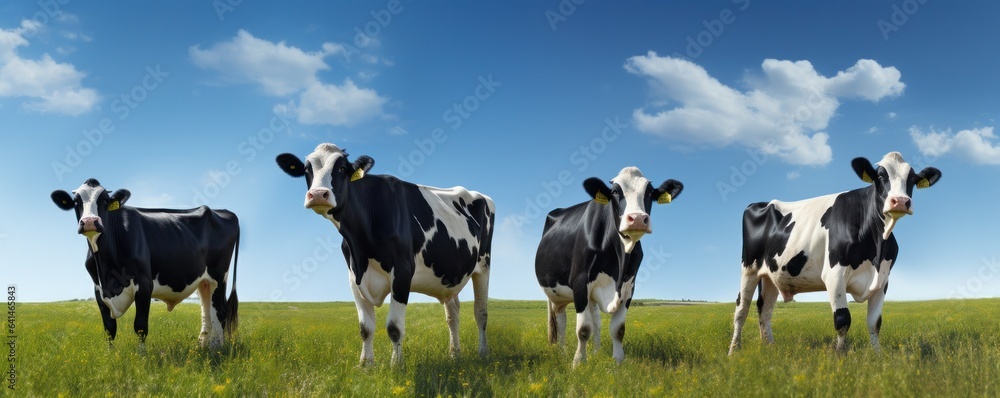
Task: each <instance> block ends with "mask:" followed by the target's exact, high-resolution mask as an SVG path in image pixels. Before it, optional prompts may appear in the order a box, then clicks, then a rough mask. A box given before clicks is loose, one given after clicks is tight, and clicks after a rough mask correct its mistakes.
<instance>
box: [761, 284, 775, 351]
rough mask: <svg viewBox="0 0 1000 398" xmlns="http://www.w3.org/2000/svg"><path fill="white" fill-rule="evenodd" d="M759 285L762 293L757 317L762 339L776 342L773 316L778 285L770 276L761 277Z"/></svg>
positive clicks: (766, 341)
mask: <svg viewBox="0 0 1000 398" xmlns="http://www.w3.org/2000/svg"><path fill="white" fill-rule="evenodd" d="M758 286H759V290H760V295H759V296H758V297H757V318H758V320H759V322H760V339H761V341H763V342H764V343H765V344H774V334H773V333H772V331H771V316H772V315H774V304H775V303H776V302H777V301H778V287H777V286H775V285H774V283H773V282H771V278H768V277H761V278H760V282H758Z"/></svg>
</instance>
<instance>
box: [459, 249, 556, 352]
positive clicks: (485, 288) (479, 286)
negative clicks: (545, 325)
mask: <svg viewBox="0 0 1000 398" xmlns="http://www.w3.org/2000/svg"><path fill="white" fill-rule="evenodd" d="M477 268H478V270H477V271H476V272H473V273H472V290H473V293H474V294H475V311H476V327H478V328H479V356H481V357H485V356H486V355H488V354H489V353H490V348H489V346H487V345H486V318H487V306H488V304H489V299H490V297H489V291H490V267H489V265H488V264H485V263H484V262H480V263H479V266H478V267H477ZM564 318H565V317H564ZM563 323H564V324H565V322H563ZM456 341H457V340H456Z"/></svg>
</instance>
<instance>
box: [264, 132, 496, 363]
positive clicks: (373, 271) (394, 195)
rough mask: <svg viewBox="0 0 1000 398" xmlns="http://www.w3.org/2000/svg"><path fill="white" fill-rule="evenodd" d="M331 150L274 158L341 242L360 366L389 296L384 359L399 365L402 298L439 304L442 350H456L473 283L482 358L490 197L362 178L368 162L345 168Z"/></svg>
mask: <svg viewBox="0 0 1000 398" xmlns="http://www.w3.org/2000/svg"><path fill="white" fill-rule="evenodd" d="M347 157H348V155H347V153H346V152H344V151H343V150H341V149H340V148H338V147H337V146H336V145H333V144H320V145H319V146H317V147H316V150H315V151H313V153H311V154H309V156H306V159H305V160H306V161H305V164H303V163H302V161H301V160H299V158H298V157H297V156H295V155H292V154H288V153H285V154H281V155H278V158H277V162H278V166H280V167H281V169H282V170H284V171H285V172H286V173H288V174H289V175H291V176H292V177H302V176H305V177H306V189H307V191H306V195H305V196H306V198H305V207H306V208H307V209H311V210H313V211H315V212H316V214H319V215H320V216H323V217H324V218H326V219H328V220H330V221H331V222H333V225H334V226H335V227H337V229H338V230H339V231H340V234H341V235H342V236H343V237H344V242H343V244H342V245H341V247H342V249H343V251H344V257H345V258H346V260H347V265H348V267H347V271H348V275H349V276H350V285H351V290H352V291H353V293H354V302H355V305H356V306H357V309H358V318H359V321H360V326H361V327H360V329H361V340H362V348H361V363H362V364H369V363H372V362H373V361H374V359H375V354H374V351H373V348H372V339H373V338H374V332H375V307H376V306H381V305H382V303H383V302H385V298H386V296H390V294H391V296H390V302H389V303H390V304H389V316H388V320H387V321H386V331H387V332H388V334H389V339H390V340H391V341H392V363H393V364H398V363H401V361H402V355H403V352H402V342H403V337H404V335H405V324H404V320H405V315H406V303H407V302H409V297H410V292H417V293H423V294H426V295H428V296H431V297H434V298H436V299H438V300H439V301H440V302H441V304H443V305H444V309H445V316H446V319H447V321H448V328H449V329H450V331H451V354H452V356H455V355H456V354H457V353H458V350H459V342H458V320H459V318H458V310H459V301H458V293H459V292H460V291H461V290H462V288H463V287H465V284H466V283H468V282H469V279H471V280H472V284H473V290H474V293H475V314H476V323H477V324H478V326H479V353H480V355H486V353H487V346H486V305H487V303H486V302H487V299H488V297H487V293H488V290H489V275H490V248H491V241H492V239H493V217H494V205H493V200H492V199H490V198H489V197H488V196H486V195H483V194H480V193H478V192H475V191H469V190H467V189H465V188H462V187H454V188H446V189H445V188H433V187H428V186H422V185H416V184H413V183H409V182H406V181H402V180H400V179H398V178H396V177H393V176H388V175H373V174H368V170H370V169H371V167H372V166H373V165H374V163H375V160H374V159H372V158H371V157H368V156H359V157H358V158H357V159H356V160H355V161H354V162H353V163H352V162H351V161H350V160H348V158H347Z"/></svg>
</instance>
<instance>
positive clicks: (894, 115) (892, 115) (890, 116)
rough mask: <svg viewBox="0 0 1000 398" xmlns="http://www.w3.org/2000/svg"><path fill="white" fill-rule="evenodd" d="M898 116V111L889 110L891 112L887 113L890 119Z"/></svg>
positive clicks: (886, 115)
mask: <svg viewBox="0 0 1000 398" xmlns="http://www.w3.org/2000/svg"><path fill="white" fill-rule="evenodd" d="M896 116H899V115H897V114H896V112H889V113H886V114H885V117H887V118H889V119H895V118H896Z"/></svg>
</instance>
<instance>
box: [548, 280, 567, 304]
mask: <svg viewBox="0 0 1000 398" xmlns="http://www.w3.org/2000/svg"><path fill="white" fill-rule="evenodd" d="M542 291H543V292H545V295H546V296H548V297H549V301H551V302H553V303H556V304H568V303H572V302H573V289H571V288H570V287H569V286H566V285H560V284H558V283H557V284H556V286H555V287H543V288H542Z"/></svg>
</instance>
